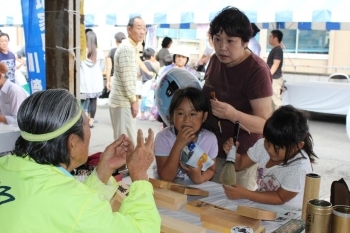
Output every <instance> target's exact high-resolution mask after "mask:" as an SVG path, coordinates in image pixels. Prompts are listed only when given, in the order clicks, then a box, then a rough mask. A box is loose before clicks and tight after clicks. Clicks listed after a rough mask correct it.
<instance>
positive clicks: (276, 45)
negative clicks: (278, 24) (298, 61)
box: [267, 30, 283, 110]
mask: <svg viewBox="0 0 350 233" xmlns="http://www.w3.org/2000/svg"><path fill="white" fill-rule="evenodd" d="M282 38H283V33H282V32H281V31H280V30H272V31H271V34H270V37H269V43H270V45H272V47H273V48H272V49H271V51H270V53H269V56H268V57H267V65H268V66H269V67H270V71H271V74H272V89H273V96H272V104H273V107H274V110H276V109H278V108H279V107H281V106H282V99H281V89H282V86H283V77H282V66H283V50H282V45H281V42H282Z"/></svg>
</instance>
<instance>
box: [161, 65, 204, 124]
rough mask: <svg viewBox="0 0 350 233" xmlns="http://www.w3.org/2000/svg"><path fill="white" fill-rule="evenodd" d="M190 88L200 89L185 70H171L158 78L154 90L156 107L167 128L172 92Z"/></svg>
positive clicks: (193, 78) (194, 77) (192, 76)
mask: <svg viewBox="0 0 350 233" xmlns="http://www.w3.org/2000/svg"><path fill="white" fill-rule="evenodd" d="M190 86H192V87H196V88H198V89H202V88H201V84H200V82H199V80H198V78H197V77H196V76H194V75H193V74H192V73H191V72H189V71H188V70H186V69H180V68H173V69H171V70H169V71H168V72H166V73H165V74H163V75H162V76H161V77H160V81H159V83H158V86H157V90H156V105H157V109H158V113H159V115H160V117H161V118H162V120H163V121H164V122H165V123H166V124H167V125H168V126H169V121H168V119H167V117H168V115H169V114H168V109H169V106H170V102H171V99H172V98H173V95H174V92H175V91H176V90H177V89H180V88H185V87H190Z"/></svg>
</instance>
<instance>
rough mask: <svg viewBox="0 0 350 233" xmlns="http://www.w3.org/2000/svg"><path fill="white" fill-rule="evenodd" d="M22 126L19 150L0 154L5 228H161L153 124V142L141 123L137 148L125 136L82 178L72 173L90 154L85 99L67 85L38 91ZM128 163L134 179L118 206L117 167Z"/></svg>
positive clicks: (89, 231) (22, 113) (21, 116)
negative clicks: (152, 175) (151, 171)
mask: <svg viewBox="0 0 350 233" xmlns="http://www.w3.org/2000/svg"><path fill="white" fill-rule="evenodd" d="M18 126H19V129H20V136H19V138H18V139H17V141H16V144H15V149H14V151H13V153H14V155H6V156H4V157H1V158H0V182H1V188H2V189H1V194H2V195H0V196H1V199H0V204H1V208H0V216H1V218H0V226H1V232H72V233H73V232H77V233H78V232H85V233H95V232H106V233H109V232H110V233H112V232H113V233H116V232H120V233H124V232H135V233H136V232H144V233H148V232H160V227H161V218H160V215H159V212H158V210H157V206H156V204H155V201H154V197H153V186H152V184H151V183H150V182H149V181H148V176H147V169H148V168H149V166H150V165H151V163H152V161H153V160H154V155H153V144H154V141H153V137H154V134H153V131H152V130H151V129H149V130H148V137H147V139H146V141H145V139H144V136H143V133H142V131H141V130H138V132H137V145H136V147H134V144H133V143H132V141H131V140H130V139H129V138H128V137H126V136H125V135H121V136H120V137H118V139H117V140H116V141H114V142H113V143H111V144H110V145H109V146H107V148H106V149H105V150H104V152H103V153H102V154H101V157H100V160H99V162H98V165H97V167H96V168H95V169H94V171H93V172H92V173H91V175H89V176H88V177H87V179H86V180H85V181H84V182H80V181H78V180H76V179H75V178H74V177H73V176H72V175H71V173H70V172H72V171H73V170H74V169H75V168H77V167H79V166H80V165H82V164H84V163H85V162H86V161H87V159H88V152H89V142H90V136H91V132H90V128H89V119H88V118H87V116H86V114H85V113H84V112H83V110H82V108H81V106H80V103H79V100H77V99H76V98H75V97H74V96H73V95H72V94H71V93H69V91H67V90H64V89H51V90H46V91H38V92H35V93H34V94H33V95H31V96H30V97H28V98H27V99H26V100H25V101H24V102H23V104H22V105H21V107H20V108H19V111H18ZM125 162H126V163H127V165H128V169H129V173H130V177H131V180H132V183H131V185H130V188H129V194H128V196H127V197H126V198H125V199H124V200H123V202H122V203H121V206H120V208H119V210H118V212H113V209H112V206H111V203H110V201H111V199H112V198H113V196H114V195H115V193H116V191H117V190H118V188H119V185H118V183H117V182H116V180H115V179H114V178H113V177H112V173H113V172H114V171H115V170H116V169H118V168H119V167H120V166H122V165H123V164H124V163H125ZM19 213H21V214H23V216H26V217H18V214H19ZM33 223H35V224H33Z"/></svg>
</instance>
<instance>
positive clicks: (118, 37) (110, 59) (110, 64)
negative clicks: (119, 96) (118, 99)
mask: <svg viewBox="0 0 350 233" xmlns="http://www.w3.org/2000/svg"><path fill="white" fill-rule="evenodd" d="M125 38H126V37H125V34H124V33H122V32H118V33H116V34H115V35H114V39H115V43H116V45H117V47H116V48H113V49H111V50H110V51H109V53H108V55H107V69H106V80H107V89H108V90H110V89H111V77H113V75H114V55H115V52H116V51H117V49H118V47H119V45H120V44H121V43H122V41H123V40H124V39H125Z"/></svg>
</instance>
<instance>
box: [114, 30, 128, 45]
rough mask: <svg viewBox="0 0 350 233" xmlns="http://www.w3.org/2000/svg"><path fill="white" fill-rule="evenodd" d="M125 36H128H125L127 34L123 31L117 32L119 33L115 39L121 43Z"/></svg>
mask: <svg viewBox="0 0 350 233" xmlns="http://www.w3.org/2000/svg"><path fill="white" fill-rule="evenodd" d="M125 38H126V36H125V34H124V33H122V32H117V33H116V34H115V35H114V39H115V40H116V41H117V42H118V43H121V42H122V41H123V40H124V39H125Z"/></svg>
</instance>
